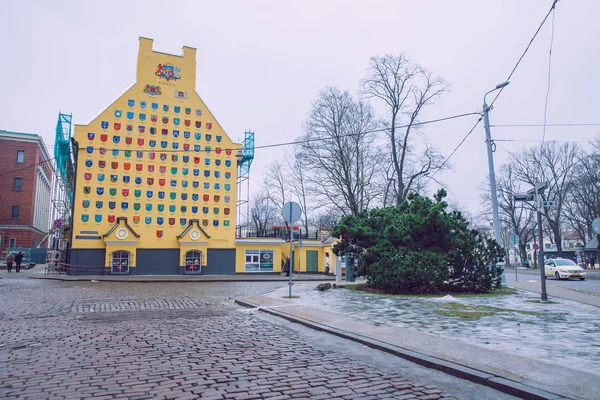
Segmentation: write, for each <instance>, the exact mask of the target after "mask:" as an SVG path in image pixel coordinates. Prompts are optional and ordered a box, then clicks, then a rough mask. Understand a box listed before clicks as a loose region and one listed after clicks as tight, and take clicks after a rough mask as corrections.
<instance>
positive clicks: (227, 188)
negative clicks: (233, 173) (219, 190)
mask: <svg viewBox="0 0 600 400" xmlns="http://www.w3.org/2000/svg"><path fill="white" fill-rule="evenodd" d="M229 190H231V185H230V184H229V183H226V184H225V191H226V192H229Z"/></svg>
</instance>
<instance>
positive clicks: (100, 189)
mask: <svg viewBox="0 0 600 400" xmlns="http://www.w3.org/2000/svg"><path fill="white" fill-rule="evenodd" d="M96 194H97V195H98V196H102V195H103V194H104V188H103V187H97V188H96Z"/></svg>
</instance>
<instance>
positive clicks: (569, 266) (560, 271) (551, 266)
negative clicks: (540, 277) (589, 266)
mask: <svg viewBox="0 0 600 400" xmlns="http://www.w3.org/2000/svg"><path fill="white" fill-rule="evenodd" d="M544 270H545V275H546V278H547V277H549V276H551V277H554V279H556V280H559V279H569V278H579V279H580V280H582V281H583V280H585V270H584V269H583V268H581V267H580V266H579V265H577V264H575V263H574V262H573V261H571V260H567V259H564V258H556V259H551V260H546V262H545V263H544Z"/></svg>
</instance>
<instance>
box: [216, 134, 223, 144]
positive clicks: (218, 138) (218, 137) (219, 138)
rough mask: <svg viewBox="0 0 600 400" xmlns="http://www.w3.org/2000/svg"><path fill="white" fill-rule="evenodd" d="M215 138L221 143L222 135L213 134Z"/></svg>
mask: <svg viewBox="0 0 600 400" xmlns="http://www.w3.org/2000/svg"><path fill="white" fill-rule="evenodd" d="M215 137H216V138H217V143H221V140H223V136H215Z"/></svg>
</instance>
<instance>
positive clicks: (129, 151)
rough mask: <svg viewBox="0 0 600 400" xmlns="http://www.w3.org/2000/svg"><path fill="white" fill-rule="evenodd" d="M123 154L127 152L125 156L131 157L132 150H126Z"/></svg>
mask: <svg viewBox="0 0 600 400" xmlns="http://www.w3.org/2000/svg"><path fill="white" fill-rule="evenodd" d="M123 154H125V158H131V150H125V151H123Z"/></svg>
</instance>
